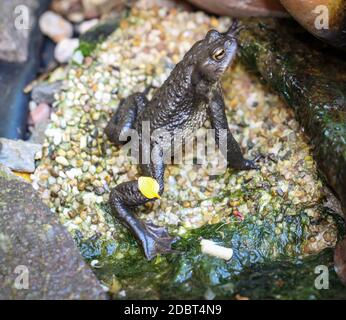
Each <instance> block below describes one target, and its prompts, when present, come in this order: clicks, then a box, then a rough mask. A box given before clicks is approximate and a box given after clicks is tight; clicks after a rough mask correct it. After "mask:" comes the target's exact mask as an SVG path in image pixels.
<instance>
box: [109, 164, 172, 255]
mask: <svg viewBox="0 0 346 320" xmlns="http://www.w3.org/2000/svg"><path fill="white" fill-rule="evenodd" d="M141 168H142V173H143V175H145V176H150V177H152V178H154V179H155V180H156V181H157V182H158V183H159V186H160V189H159V195H161V194H162V193H163V185H164V181H163V175H164V163H163V160H162V159H159V163H156V164H149V165H142V166H141ZM153 200H154V199H148V198H146V197H145V196H144V195H143V194H142V193H141V191H140V190H139V187H138V181H137V180H135V181H129V182H124V183H121V184H119V185H118V186H116V187H115V188H114V189H113V190H112V191H111V194H110V198H109V202H110V205H111V208H112V212H113V214H114V215H115V216H116V217H117V218H118V219H119V220H120V222H122V223H123V224H124V225H125V226H126V227H127V228H128V229H129V230H130V232H131V233H132V234H133V235H134V236H135V238H136V240H137V241H138V243H139V244H140V245H141V246H142V248H143V251H144V254H145V256H146V257H147V259H149V260H151V259H152V258H154V257H155V256H156V255H157V254H159V253H169V252H172V251H173V250H172V249H171V245H172V243H173V242H174V241H175V238H172V237H171V236H169V234H168V232H167V230H166V229H165V228H163V227H158V226H156V225H154V224H152V223H146V222H144V221H142V220H140V219H138V218H137V217H136V216H135V215H134V213H133V211H132V210H133V209H134V208H135V207H137V206H140V205H143V204H145V203H147V202H149V201H153Z"/></svg>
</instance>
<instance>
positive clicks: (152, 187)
mask: <svg viewBox="0 0 346 320" xmlns="http://www.w3.org/2000/svg"><path fill="white" fill-rule="evenodd" d="M138 189H139V191H140V192H141V194H142V195H143V196H144V197H146V198H148V199H154V198H158V199H160V198H161V197H160V195H159V190H160V185H159V183H158V182H157V181H156V180H155V179H153V178H151V177H139V179H138Z"/></svg>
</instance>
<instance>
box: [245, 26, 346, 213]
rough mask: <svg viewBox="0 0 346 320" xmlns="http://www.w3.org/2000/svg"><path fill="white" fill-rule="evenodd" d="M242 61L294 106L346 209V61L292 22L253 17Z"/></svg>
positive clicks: (329, 181) (321, 166)
mask: <svg viewBox="0 0 346 320" xmlns="http://www.w3.org/2000/svg"><path fill="white" fill-rule="evenodd" d="M244 24H245V31H243V32H242V33H241V35H240V52H241V59H242V61H243V62H244V63H245V64H246V65H247V66H248V67H249V68H250V69H252V70H254V71H256V72H258V73H259V74H260V75H261V77H262V78H263V79H264V80H265V81H266V82H267V83H268V84H269V85H270V86H271V87H272V88H273V89H274V90H275V91H277V92H278V93H279V94H280V95H281V97H282V98H283V99H284V100H285V101H286V102H287V104H288V105H289V106H291V107H292V108H293V109H294V111H295V114H296V116H297V118H298V120H299V122H300V124H301V125H302V126H303V128H304V129H305V132H306V133H307V135H308V136H309V138H310V139H311V144H312V145H313V146H314V155H315V158H316V160H317V162H318V165H319V169H320V171H321V172H322V173H323V175H324V177H325V178H326V180H327V181H328V183H329V184H330V185H331V186H332V188H333V189H334V190H335V191H336V193H337V194H338V196H339V198H340V200H341V202H342V204H343V207H344V211H345V212H346V63H345V62H344V61H343V60H342V58H341V56H342V55H341V54H340V53H339V52H337V51H335V50H333V49H332V48H330V47H327V46H325V45H324V44H321V43H318V42H317V40H314V39H312V38H310V37H309V35H307V34H306V33H304V32H303V31H302V30H301V29H300V28H299V27H297V26H295V25H292V24H287V25H285V24H283V23H282V22H280V23H279V22H276V21H272V20H269V21H262V20H248V21H245V22H244Z"/></svg>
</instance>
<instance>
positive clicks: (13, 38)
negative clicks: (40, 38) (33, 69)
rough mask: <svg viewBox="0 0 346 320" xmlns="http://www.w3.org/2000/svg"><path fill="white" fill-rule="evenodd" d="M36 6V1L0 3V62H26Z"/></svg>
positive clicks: (7, 1) (16, 0)
mask: <svg viewBox="0 0 346 320" xmlns="http://www.w3.org/2000/svg"><path fill="white" fill-rule="evenodd" d="M38 4H39V3H38V0H1V1H0V12H1V16H0V59H1V60H5V61H9V62H25V61H26V60H27V58H28V48H29V36H30V31H31V28H32V26H33V25H34V24H35V16H34V10H35V9H36V8H37V7H38ZM27 13H28V15H27ZM27 16H28V18H29V20H28V25H27V26H26V21H24V20H25V18H26V17H27ZM22 17H23V18H24V20H23V19H22ZM27 27H28V28H27Z"/></svg>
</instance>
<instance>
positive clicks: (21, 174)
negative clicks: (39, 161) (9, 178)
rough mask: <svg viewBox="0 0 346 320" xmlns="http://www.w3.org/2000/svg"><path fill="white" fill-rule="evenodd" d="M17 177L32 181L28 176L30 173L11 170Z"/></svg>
mask: <svg viewBox="0 0 346 320" xmlns="http://www.w3.org/2000/svg"><path fill="white" fill-rule="evenodd" d="M12 172H13V173H14V174H15V175H16V176H17V177H21V178H23V179H25V180H26V181H28V182H30V183H31V182H32V181H31V178H30V176H31V174H30V173H26V172H17V171H12Z"/></svg>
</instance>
